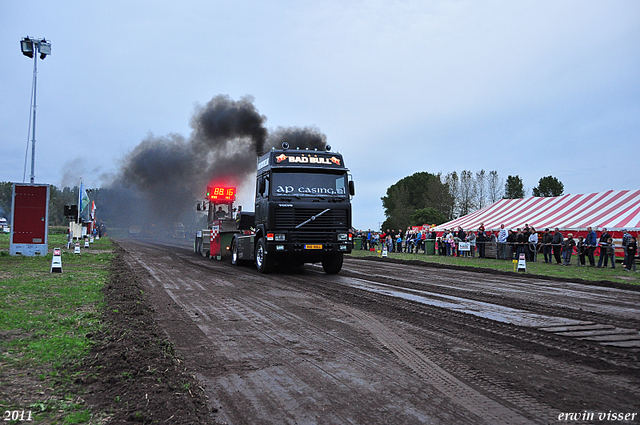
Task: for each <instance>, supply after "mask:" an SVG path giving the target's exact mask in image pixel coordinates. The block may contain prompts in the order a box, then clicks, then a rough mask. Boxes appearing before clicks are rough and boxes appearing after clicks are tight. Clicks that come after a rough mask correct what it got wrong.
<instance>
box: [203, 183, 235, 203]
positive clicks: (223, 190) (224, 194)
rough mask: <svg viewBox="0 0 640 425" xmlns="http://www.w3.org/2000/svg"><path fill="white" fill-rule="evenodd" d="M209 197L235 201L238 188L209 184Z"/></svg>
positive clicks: (215, 199) (209, 198)
mask: <svg viewBox="0 0 640 425" xmlns="http://www.w3.org/2000/svg"><path fill="white" fill-rule="evenodd" d="M207 199H208V200H210V201H219V202H220V201H223V202H225V201H226V202H233V201H235V200H236V188H235V187H221V186H207Z"/></svg>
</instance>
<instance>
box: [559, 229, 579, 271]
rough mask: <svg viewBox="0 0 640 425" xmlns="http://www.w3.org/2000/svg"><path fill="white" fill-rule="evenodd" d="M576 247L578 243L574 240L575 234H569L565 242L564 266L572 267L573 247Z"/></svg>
mask: <svg viewBox="0 0 640 425" xmlns="http://www.w3.org/2000/svg"><path fill="white" fill-rule="evenodd" d="M574 246H576V241H574V240H573V233H569V234H568V235H567V239H566V240H565V241H564V249H563V252H562V254H563V257H564V264H563V266H570V265H571V256H572V255H573V247H574Z"/></svg>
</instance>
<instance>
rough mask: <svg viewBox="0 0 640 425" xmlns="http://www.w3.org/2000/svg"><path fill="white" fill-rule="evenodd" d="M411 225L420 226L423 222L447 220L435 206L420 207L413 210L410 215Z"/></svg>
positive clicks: (436, 222) (442, 221)
mask: <svg viewBox="0 0 640 425" xmlns="http://www.w3.org/2000/svg"><path fill="white" fill-rule="evenodd" d="M410 220H411V226H421V225H423V224H436V225H438V224H442V223H445V222H447V221H448V220H447V217H446V216H445V215H444V214H443V213H442V212H440V211H438V210H437V209H435V208H432V207H429V208H420V209H419V210H415V212H414V213H413V214H411V217H410Z"/></svg>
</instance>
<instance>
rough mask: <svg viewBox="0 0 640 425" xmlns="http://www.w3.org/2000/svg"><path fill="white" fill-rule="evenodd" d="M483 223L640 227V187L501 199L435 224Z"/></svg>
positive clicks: (493, 227)
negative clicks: (635, 188)
mask: <svg viewBox="0 0 640 425" xmlns="http://www.w3.org/2000/svg"><path fill="white" fill-rule="evenodd" d="M480 223H483V224H484V227H485V229H486V230H492V231H496V230H499V229H500V225H501V224H504V226H505V227H506V228H509V229H513V228H517V227H524V226H525V224H528V225H529V226H533V227H535V228H536V229H538V230H542V229H544V228H547V227H548V228H551V229H553V228H556V227H558V228H560V229H561V230H570V231H575V232H578V231H584V230H586V229H587V227H589V226H591V227H593V228H594V230H600V229H602V228H604V227H606V228H607V229H608V230H609V231H621V230H622V229H627V230H629V231H633V232H634V234H635V232H637V231H639V230H640V190H609V191H606V192H597V193H588V194H582V195H563V196H556V197H550V198H537V197H532V198H524V199H501V200H499V201H498V202H496V203H494V204H492V205H489V206H487V207H484V208H482V209H480V210H478V211H475V212H473V213H471V214H467V215H465V216H464V217H460V218H457V219H455V220H452V221H449V222H447V223H444V224H441V225H439V226H436V228H435V230H436V232H438V231H443V230H445V229H451V228H455V229H457V228H458V227H459V226H460V227H462V228H463V229H465V230H466V229H471V230H476V229H478V227H479V226H480Z"/></svg>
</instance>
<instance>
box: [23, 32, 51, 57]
mask: <svg viewBox="0 0 640 425" xmlns="http://www.w3.org/2000/svg"><path fill="white" fill-rule="evenodd" d="M49 46H51V45H49ZM20 48H21V49H22V54H23V55H25V56H29V57H30V58H32V57H33V41H32V40H31V39H30V38H29V37H25V38H23V39H22V40H21V41H20ZM49 48H51V47H49Z"/></svg>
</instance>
